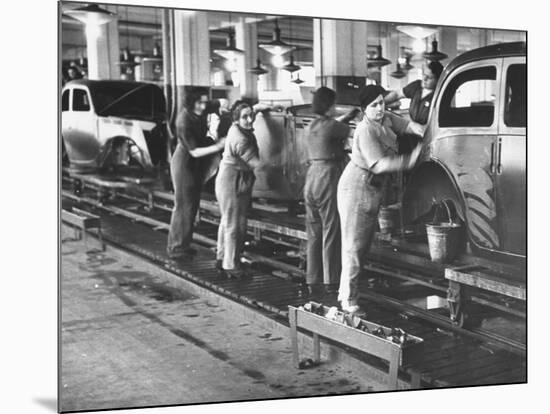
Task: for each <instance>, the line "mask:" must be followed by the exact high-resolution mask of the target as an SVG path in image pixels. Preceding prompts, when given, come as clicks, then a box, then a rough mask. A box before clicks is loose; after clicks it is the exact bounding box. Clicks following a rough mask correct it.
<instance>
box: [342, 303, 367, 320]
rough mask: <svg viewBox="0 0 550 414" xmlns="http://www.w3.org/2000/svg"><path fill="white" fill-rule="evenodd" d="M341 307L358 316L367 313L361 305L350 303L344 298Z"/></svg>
mask: <svg viewBox="0 0 550 414" xmlns="http://www.w3.org/2000/svg"><path fill="white" fill-rule="evenodd" d="M340 307H341V309H342V310H343V311H344V312H348V313H352V314H354V315H357V316H364V315H366V313H365V311H364V310H363V309H361V307H360V306H359V305H357V304H356V303H350V302H349V301H347V300H343V301H341V302H340Z"/></svg>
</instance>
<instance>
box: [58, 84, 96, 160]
mask: <svg viewBox="0 0 550 414" xmlns="http://www.w3.org/2000/svg"><path fill="white" fill-rule="evenodd" d="M62 123H63V127H62V131H63V132H62V133H63V139H64V141H65V147H66V149H67V154H68V156H69V159H70V160H71V165H73V166H75V167H79V166H80V167H95V164H96V159H97V156H98V155H99V150H100V145H99V141H98V139H97V117H96V115H95V112H94V109H93V105H92V101H91V99H90V94H89V91H88V90H87V89H85V88H80V87H73V88H72V89H71V99H70V110H69V111H66V112H63V113H62Z"/></svg>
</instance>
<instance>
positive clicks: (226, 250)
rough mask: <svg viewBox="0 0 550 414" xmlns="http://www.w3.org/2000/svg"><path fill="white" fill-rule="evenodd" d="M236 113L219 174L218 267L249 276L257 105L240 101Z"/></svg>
mask: <svg viewBox="0 0 550 414" xmlns="http://www.w3.org/2000/svg"><path fill="white" fill-rule="evenodd" d="M232 116H233V125H232V126H231V128H229V132H228V133H227V140H226V142H225V149H224V152H223V157H222V160H221V163H220V170H219V172H218V176H217V177H216V198H217V199H218V204H219V207H220V212H221V218H220V226H219V228H218V248H217V263H216V267H218V269H221V270H222V271H223V273H224V274H225V275H227V276H229V277H236V278H239V277H243V276H245V273H244V272H243V270H242V268H241V264H240V255H241V252H242V248H243V244H244V238H245V236H246V223H247V215H248V210H249V206H250V202H251V199H252V187H253V185H254V181H255V176H254V168H256V167H257V166H258V164H259V161H260V159H259V152H258V143H257V141H256V137H255V136H254V131H253V129H252V124H253V122H254V110H253V108H252V107H251V106H250V105H249V104H248V103H245V102H242V101H237V102H235V104H234V105H233V109H232Z"/></svg>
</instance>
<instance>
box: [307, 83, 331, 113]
mask: <svg viewBox="0 0 550 414" xmlns="http://www.w3.org/2000/svg"><path fill="white" fill-rule="evenodd" d="M334 102H336V92H334V91H333V90H332V89H330V88H327V87H326V86H321V87H320V88H319V89H317V90H316V91H315V93H314V94H313V102H312V109H313V112H314V113H316V114H317V115H324V114H326V112H327V111H328V110H329V109H330V107H331V106H332V105H334Z"/></svg>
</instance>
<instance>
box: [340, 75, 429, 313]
mask: <svg viewBox="0 0 550 414" xmlns="http://www.w3.org/2000/svg"><path fill="white" fill-rule="evenodd" d="M384 94H385V90H384V89H383V88H382V87H380V86H378V85H369V86H366V87H364V88H363V89H362V90H361V92H360V96H359V101H360V104H361V110H362V111H363V114H364V116H363V120H362V121H361V122H359V124H358V125H357V128H356V129H355V134H354V139H353V145H352V152H351V156H350V162H349V163H348V165H347V166H346V168H345V169H344V172H343V173H342V176H341V178H340V182H339V183H338V192H337V201H338V212H339V214H340V222H341V227H342V273H341V276H340V288H339V291H338V300H339V301H340V303H341V307H342V310H344V311H348V312H359V311H360V309H359V306H358V304H357V299H358V290H357V287H358V278H359V274H360V273H361V269H362V267H363V266H362V264H363V259H364V257H365V255H366V254H367V253H368V251H369V248H370V244H371V241H372V237H373V234H374V230H375V227H376V223H377V216H378V209H379V207H380V202H381V199H382V195H383V193H384V191H385V186H386V185H387V178H388V173H391V172H395V171H400V170H406V169H411V168H412V167H413V166H414V164H415V163H416V160H417V159H418V155H419V154H420V145H417V146H416V147H415V148H414V150H413V151H412V153H411V154H408V155H397V141H396V135H400V134H403V133H411V134H417V135H422V133H423V127H422V126H421V125H420V124H418V123H415V122H413V121H407V120H405V119H403V118H400V117H398V116H397V115H394V114H392V113H391V112H385V106H384V97H383V96H384Z"/></svg>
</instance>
